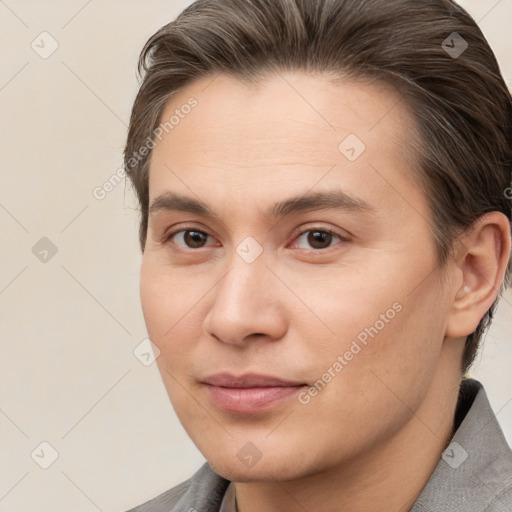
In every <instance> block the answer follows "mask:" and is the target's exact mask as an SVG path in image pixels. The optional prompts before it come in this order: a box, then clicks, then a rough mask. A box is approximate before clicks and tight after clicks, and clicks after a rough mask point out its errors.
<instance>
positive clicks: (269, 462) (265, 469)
mask: <svg viewBox="0 0 512 512" xmlns="http://www.w3.org/2000/svg"><path fill="white" fill-rule="evenodd" d="M282 459H283V460H280V458H279V456H277V457H276V454H273V456H272V457H271V458H267V459H266V460H265V456H264V455H263V456H262V457H261V459H260V460H259V461H258V462H256V463H255V464H254V465H253V466H252V467H246V466H245V465H244V464H243V463H242V462H241V461H240V460H239V459H238V457H237V456H236V455H235V456H234V457H229V458H227V457H225V456H224V457H222V458H219V457H209V458H207V460H208V462H209V464H210V466H211V468H212V469H213V470H214V471H215V472H216V473H217V474H219V475H220V476H222V477H224V478H226V479H227V480H231V481H234V482H243V483H246V482H273V481H275V480H279V481H288V480H295V479H297V478H301V477H303V476H305V474H303V473H304V472H305V468H304V467H303V463H302V464H300V463H299V461H296V460H289V457H286V456H284V455H283V456H282ZM285 459H288V460H285Z"/></svg>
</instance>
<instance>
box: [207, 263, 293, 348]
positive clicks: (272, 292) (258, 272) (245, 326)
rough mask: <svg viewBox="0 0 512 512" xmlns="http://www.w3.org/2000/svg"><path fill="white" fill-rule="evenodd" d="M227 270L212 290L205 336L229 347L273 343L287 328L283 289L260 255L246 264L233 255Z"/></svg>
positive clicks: (284, 291)
mask: <svg viewBox="0 0 512 512" xmlns="http://www.w3.org/2000/svg"><path fill="white" fill-rule="evenodd" d="M231 263H232V264H231V267H230V269H229V270H228V271H227V273H225V275H224V277H223V278H221V280H220V282H219V283H218V284H217V285H216V286H215V287H214V289H213V290H212V292H211V293H212V294H213V296H212V297H213V298H212V299H211V300H212V306H211V308H210V309H209V311H208V314H207V315H206V317H205V319H204V325H203V326H204V330H205V332H206V333H207V335H209V336H213V337H214V338H216V339H218V340H220V341H222V342H224V343H229V344H232V345H240V346H243V345H244V344H246V343H247V342H248V341H249V340H251V339H252V340H254V339H265V340H276V339H279V338H281V337H282V336H283V335H284V334H285V332H286V328H287V324H286V315H285V311H284V304H285V300H286V290H284V289H283V287H282V285H281V286H280V282H279V280H278V278H277V277H276V276H275V275H274V273H273V272H271V271H270V270H269V268H267V266H266V262H265V260H264V258H263V255H261V256H260V257H259V258H258V259H257V260H256V261H253V262H252V263H247V262H246V261H244V260H243V259H242V258H241V257H239V256H238V254H234V255H233V258H232V261H231Z"/></svg>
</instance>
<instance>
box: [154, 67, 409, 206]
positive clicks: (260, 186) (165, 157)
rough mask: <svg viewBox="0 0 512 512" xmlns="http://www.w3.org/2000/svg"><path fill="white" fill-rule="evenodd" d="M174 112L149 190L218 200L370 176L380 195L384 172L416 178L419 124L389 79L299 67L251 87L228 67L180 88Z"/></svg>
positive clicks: (355, 184)
mask: <svg viewBox="0 0 512 512" xmlns="http://www.w3.org/2000/svg"><path fill="white" fill-rule="evenodd" d="M188 104H194V105H195V106H194V108H193V109H190V108H188V107H186V108H185V107H184V106H186V105H188ZM173 116H174V119H173V121H174V122H173V123H172V126H168V130H165V131H164V132H163V134H162V137H161V140H160V141H159V140H157V141H156V142H157V144H156V147H155V148H154V150H153V154H152V158H151V165H150V197H155V196H156V195H158V194H161V193H162V192H164V191H165V190H168V189H169V188H171V187H172V188H178V189H180V190H181V191H187V188H190V187H192V188H193V192H197V193H200V194H199V195H201V196H202V197H205V196H208V194H212V193H213V192H214V191H215V193H216V196H217V197H218V198H219V199H225V198H229V197H230V194H232V193H234V192H235V191H236V190H244V193H245V194H246V196H247V194H252V195H258V194H262V193H263V191H264V190H272V189H273V188H274V187H277V188H276V195H279V194H281V195H282V193H283V187H284V188H286V189H289V188H290V187H295V190H296V191H297V192H300V191H301V190H303V189H304V187H308V188H311V187H313V186H315V183H319V181H320V180H321V181H322V184H324V185H327V184H329V183H330V182H332V181H333V180H336V181H337V183H342V184H343V185H344V186H346V187H347V188H348V189H350V188H352V189H353V190H355V189H357V188H359V189H361V185H362V184H364V180H368V179H370V178H371V179H373V181H374V185H375V190H374V193H375V194H377V195H378V194H379V193H383V192H384V190H385V189H386V188H389V183H388V184H387V185H386V183H385V181H386V176H385V175H387V176H388V178H392V180H393V181H394V183H395V184H396V186H398V188H400V186H401V185H400V184H399V183H398V182H400V181H401V182H404V181H408V182H410V183H409V184H408V185H409V186H410V185H411V184H412V183H411V176H410V174H411V169H412V166H413V164H414V156H413V154H412V152H411V151H410V150H409V149H408V141H409V138H410V137H412V136H414V135H413V134H414V133H415V128H416V125H415V121H414V118H413V116H412V114H411V112H410V111H409V110H408V108H407V107H406V105H405V102H404V101H403V99H402V98H401V96H400V94H399V93H398V92H397V91H395V90H394V89H393V88H392V87H391V86H388V85H387V84H384V83H382V82H375V81H374V82H372V83H369V82H364V81H357V82H356V81H342V82H338V83H333V82H332V81H330V80H329V78H328V77H327V76H324V75H309V74H306V73H302V72H294V73H281V74H276V75H274V76H271V77H268V78H266V79H265V80H263V81H262V82H259V83H258V84H253V85H251V84H247V83H244V82H242V81H239V80H237V79H236V78H233V77H229V76H226V75H222V74H221V75H217V76H210V77H206V78H203V79H201V80H197V81H195V82H193V83H191V84H189V85H188V86H187V87H185V88H184V89H183V90H181V91H180V92H179V93H177V94H175V95H174V96H173V97H172V98H171V99H170V100H169V101H168V103H167V105H166V107H165V109H164V111H163V113H162V116H161V123H162V124H163V123H165V122H166V121H168V120H170V119H171V118H172V117H173ZM178 119H179V120H178ZM169 124H170V123H168V125H169ZM334 168H335V171H336V172H334V173H333V172H328V171H329V170H330V169H334ZM390 173H391V174H392V175H393V176H391V175H390ZM379 174H380V178H378V175H379ZM322 176H325V177H322ZM388 181H389V180H388ZM187 184H188V186H187ZM301 184H302V185H301ZM279 187H281V190H280V191H279ZM188 192H190V190H188ZM290 192H291V191H290ZM267 195H268V194H267Z"/></svg>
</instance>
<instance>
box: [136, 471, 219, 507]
mask: <svg viewBox="0 0 512 512" xmlns="http://www.w3.org/2000/svg"><path fill="white" fill-rule="evenodd" d="M228 484H229V480H226V479H225V478H223V477H221V476H220V475H218V474H217V473H215V472H214V471H213V469H212V468H211V466H210V465H209V464H208V462H205V463H204V464H203V465H202V466H201V467H200V468H199V469H198V470H197V471H196V473H194V474H193V475H192V476H191V477H190V478H189V479H188V480H185V481H184V482H181V483H180V484H178V485H176V486H175V487H172V488H171V489H169V490H167V491H165V492H163V493H162V494H160V495H159V496H157V497H156V498H153V499H152V500H150V501H147V502H146V503H143V504H141V505H139V506H137V507H135V508H132V509H130V510H128V511H127V512H175V511H176V512H178V511H179V512H195V511H198V510H200V511H201V512H218V510H219V507H220V503H221V501H222V497H223V496H224V493H225V491H226V488H227V486H228Z"/></svg>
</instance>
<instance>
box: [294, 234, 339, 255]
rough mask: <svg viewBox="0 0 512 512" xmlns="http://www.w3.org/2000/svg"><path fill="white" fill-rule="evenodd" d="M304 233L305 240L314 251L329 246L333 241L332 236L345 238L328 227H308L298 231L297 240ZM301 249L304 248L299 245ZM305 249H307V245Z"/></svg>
mask: <svg viewBox="0 0 512 512" xmlns="http://www.w3.org/2000/svg"><path fill="white" fill-rule="evenodd" d="M308 233H309V234H308ZM305 235H308V236H307V237H306V238H305V240H306V242H307V243H308V244H309V246H310V247H313V249H314V250H315V251H318V250H322V249H326V248H329V246H330V245H331V242H332V241H333V238H337V239H338V240H340V241H344V240H345V239H344V238H342V237H341V236H340V235H337V234H336V233H334V232H333V231H331V230H329V229H308V230H306V231H303V232H302V233H300V234H299V236H298V237H297V240H300V239H301V238H303V237H304V236H305ZM301 249H304V247H301ZM305 249H307V247H306V248H305Z"/></svg>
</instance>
